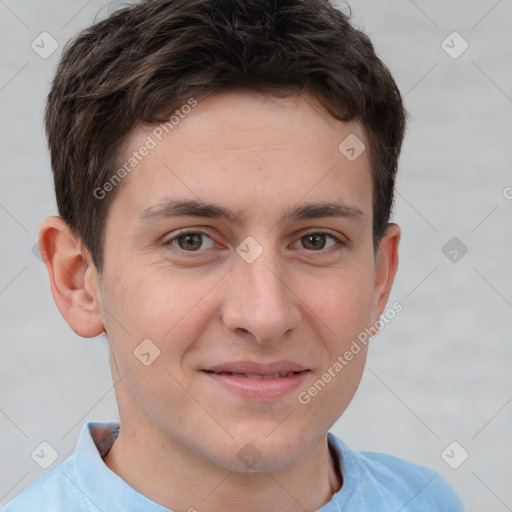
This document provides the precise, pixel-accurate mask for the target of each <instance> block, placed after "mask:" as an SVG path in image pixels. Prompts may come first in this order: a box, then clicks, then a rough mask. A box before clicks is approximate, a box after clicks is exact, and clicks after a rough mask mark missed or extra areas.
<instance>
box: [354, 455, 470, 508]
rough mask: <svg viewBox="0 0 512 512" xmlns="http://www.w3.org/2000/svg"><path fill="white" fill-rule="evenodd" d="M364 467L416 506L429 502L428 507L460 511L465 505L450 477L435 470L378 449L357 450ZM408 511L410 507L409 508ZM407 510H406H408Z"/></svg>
mask: <svg viewBox="0 0 512 512" xmlns="http://www.w3.org/2000/svg"><path fill="white" fill-rule="evenodd" d="M354 453H355V457H356V458H358V459H359V462H360V466H361V468H363V470H364V471H365V472H366V473H367V475H368V476H369V477H371V478H372V479H374V480H376V481H378V482H379V483H380V484H381V485H382V484H387V485H390V486H391V487H392V488H395V489H396V492H398V493H400V494H402V495H404V498H406V497H407V498H409V499H410V505H411V507H412V508H414V509H417V507H418V505H420V504H421V505H427V504H428V505H429V506H430V507H433V506H434V505H436V506H437V507H435V508H429V509H428V510H436V511H446V512H458V511H461V512H462V511H463V510H464V507H463V506H462V503H461V501H460V499H459V498H458V496H457V495H456V494H455V492H454V490H453V489H452V488H451V486H450V485H449V484H448V483H447V482H446V480H445V479H444V478H443V477H442V476H441V475H440V474H439V473H436V472H435V471H433V470H431V469H429V468H426V467H424V466H420V465H418V464H413V463H412V462H408V461H405V460H403V459H399V458H398V457H394V456H392V455H387V454H385V453H377V452H354ZM405 510H409V509H408V508H406V509H405ZM404 512H405V511H404Z"/></svg>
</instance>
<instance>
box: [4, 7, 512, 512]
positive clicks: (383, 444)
mask: <svg viewBox="0 0 512 512" xmlns="http://www.w3.org/2000/svg"><path fill="white" fill-rule="evenodd" d="M351 7H352V10H353V14H354V20H355V23H356V24H357V25H358V26H359V27H360V28H362V29H364V30H366V31H367V32H368V34H369V35H370V37H371V38H372V40H373V41H374V43H375V45H376V48H377V51H378V53H379V54H380V56H381V57H382V58H383V60H384V61H385V62H386V63H387V64H388V65H389V67H390V69H391V71H392V72H393V73H394V75H395V77H396V79H397V82H398V84H399V86H400V88H401V90H402V92H403V94H404V96H405V102H406V106H407V109H408V110H409V112H410V120H409V127H408V133H407V137H406V141H405V145H404V149H403V154H402V159H401V165H400V172H399V178H398V189H397V198H396V212H395V216H394V220H395V221H396V222H398V223H399V224H400V225H401V227H402V230H403V238H402V244H401V251H400V257H401V260H400V267H399V271H398V275H397V279H396V284H395V287H394V291H393V294H392V297H391V299H390V304H391V303H392V302H393V301H395V300H397V301H400V302H401V303H402V304H403V311H402V312H401V313H400V314H399V315H398V316H397V317H396V318H395V319H394V320H393V321H392V322H391V323H390V324H389V325H387V326H386V327H385V329H384V330H383V331H382V332H381V333H380V334H379V335H377V336H376V337H375V338H374V339H373V341H372V344H371V349H370V355H369V360H368V365H367V371H366V374H365V376H364V377H363V381H362V383H361V386H360V388H359V391H358V393H357V394H356V397H355V399H354V401H353V402H352V404H351V405H350V407H349V409H348V410H347V412H346V413H345V415H344V416H343V417H342V418H341V419H340V420H339V421H338V422H337V423H336V425H335V426H334V427H333V429H332V430H333V432H334V433H335V434H337V435H339V436H340V437H341V438H342V439H344V440H345V442H347V443H348V444H349V445H350V446H351V447H352V448H354V449H361V450H374V451H383V452H387V453H391V454H394V455H396V456H398V457H402V458H405V459H407V460H411V461H413V462H416V463H420V464H423V465H426V466H429V467H431V468H433V469H434V470H436V471H438V472H439V473H440V474H441V475H442V476H444V477H445V478H446V479H447V480H448V481H449V482H450V483H451V484H452V486H453V487H454V488H455V489H456V491H457V492H458V493H459V495H460V496H461V498H462V500H463V501H464V504H465V506H466V508H467V510H468V511H473V512H476V511H481V510H489V511H491V510H492V511H496V512H500V511H506V510H512V486H511V485H510V482H511V480H512V442H511V441H512V440H511V431H512V429H511V420H512V403H511V401H512V385H511V383H512V372H511V359H510V357H511V355H512V344H511V337H512V336H511V332H512V273H511V271H510V268H511V263H512V229H511V222H510V220H511V218H512V200H510V199H507V197H506V196H508V197H509V198H510V197H512V189H507V188H506V187H512V173H511V168H510V162H511V153H512V149H511V148H512V144H511V143H510V137H511V135H512V130H511V123H510V119H511V116H512V73H511V62H512V59H511V58H512V31H511V30H510V24H511V20H512V2H511V1H510V0H501V1H496V0H488V1H487V0H485V1H484V0H482V1H476V2H467V1H452V2H446V1H443V2H441V1H439V0H435V1H433V0H432V1H423V2H420V1H419V0H418V1H417V2H416V3H415V2H412V1H410V0H388V1H386V2H382V1H378V0H359V1H354V2H351ZM100 11H101V12H100ZM106 13H107V7H106V3H105V2H102V1H100V0H90V1H85V0H68V1H66V2H63V1H61V2H58V1H56V0H46V1H35V0H25V1H24V0H0V28H1V30H0V33H1V41H2V45H1V69H0V106H1V113H2V122H1V124H0V144H1V152H0V154H1V157H2V159H1V172H0V180H1V186H0V226H1V233H2V237H1V265H0V312H1V322H0V332H1V334H0V336H1V340H2V357H1V359H0V387H1V393H0V432H1V436H0V504H5V503H6V502H7V501H8V500H9V499H11V498H12V497H13V496H14V495H15V494H17V493H18V492H19V491H21V490H22V489H23V488H24V487H26V486H27V485H28V484H29V483H30V482H32V481H33V480H34V479H36V478H37V477H39V476H41V475H42V474H43V473H44V472H45V470H43V469H41V468H40V467H39V466H38V465H36V463H35V462H34V461H33V460H32V458H31V455H30V454H31V453H32V451H33V450H34V449H35V448H36V447H37V446H38V445H39V444H40V443H41V442H42V441H47V442H49V443H50V444H51V445H52V446H53V447H54V448H55V449H56V450H57V452H58V454H59V458H58V459H57V460H56V461H55V463H54V464H53V465H52V466H51V467H50V469H51V468H53V467H55V465H57V464H58V463H60V462H61V461H62V460H64V458H66V457H67V456H68V455H69V454H70V453H71V451H72V450H73V448H74V445H75V442H76V438H77V435H78V432H79V430H80V427H81V426H82V425H83V423H84V422H86V421H89V420H109V419H117V408H116V404H115V397H114V392H113V387H112V380H111V377H110V373H109V367H108V360H107V342H106V339H105V338H102V337H99V338H96V339H82V338H80V337H78V336H76V335H75V334H74V333H73V332H72V331H71V329H70V328H69V327H68V326H67V324H66V323H65V321H64V320H63V319H62V317H61V316H60V313H59V312H58V310H57V308H56V306H55V305H54V302H53V299H52V296H51V293H50V288H49V284H48V277H47V273H46V269H45V267H44V265H43V263H42V262H41V261H40V260H39V259H38V258H37V257H36V256H35V255H34V254H33V252H32V249H33V246H34V244H35V243H36V242H37V238H38V231H39V225H40V223H41V221H42V219H43V218H44V217H46V216H48V215H52V214H55V213H56V206H55V200H54V196H53V189H52V185H53V184H52V177H51V172H50V167H49V158H48V153H47V150H46V141H45V138H44V132H43V129H42V114H43V108H44V100H45V95H46V94H47V92H48V86H49V83H50V80H51V78H52V76H53V72H54V70H55V66H56V63H57V62H58V58H59V55H60V53H61V50H62V46H63V44H64V43H65V42H66V40H67V39H68V38H69V37H70V36H72V35H74V34H75V33H76V32H77V31H78V30H79V29H81V28H83V27H85V26H87V25H89V24H91V23H92V22H93V20H94V19H95V18H96V19H100V18H102V17H104V16H105V15H106ZM43 31H47V32H49V33H50V34H51V35H52V37H53V38H54V39H55V40H56V41H57V42H58V44H59V48H58V49H57V51H55V53H53V54H52V55H51V56H50V57H48V58H47V59H43V58H41V57H40V56H39V55H38V54H37V53H36V52H35V51H34V50H33V49H32V48H31V42H32V41H33V40H36V42H37V41H40V38H38V36H39V34H40V33H41V32H43ZM453 31H457V32H458V33H459V34H460V35H461V36H462V37H463V38H464V40H465V41H467V43H468V44H469V47H468V49H467V50H466V51H465V52H464V53H462V54H461V55H460V56H458V58H453V57H452V56H450V55H448V53H447V52H446V51H445V50H444V49H443V46H442V42H443V41H444V40H445V39H446V38H447V36H448V35H449V34H451V33H452V32H453ZM462 44H463V41H462V40H460V39H457V37H455V39H454V37H453V36H451V37H449V38H448V39H447V41H446V43H444V47H445V48H446V49H447V50H449V51H450V52H451V53H452V55H455V54H456V53H458V52H460V50H461V49H462V48H463V46H462ZM449 47H452V48H449ZM46 48H48V46H46ZM507 191H508V193H507ZM452 237H457V239H458V242H457V244H459V246H460V247H462V246H461V245H460V244H464V246H466V247H467V249H468V251H467V253H466V254H465V255H464V256H461V254H462V253H461V251H460V250H459V252H458V261H455V262H453V261H451V260H450V259H449V258H448V257H447V256H445V254H444V253H443V251H442V248H443V247H444V245H445V244H446V243H447V242H448V241H449V240H450V239H451V238H452ZM459 249H460V248H459ZM449 250H452V249H451V248H450V249H449ZM445 252H447V253H448V250H445ZM448 256H450V255H448ZM452 256H453V254H452V255H451V256H450V257H452ZM453 441H456V442H457V443H458V445H456V446H455V448H454V449H453V451H452V450H448V455H449V457H447V460H449V462H450V463H451V464H452V465H456V464H457V463H460V462H461V460H462V458H461V457H462V455H463V453H464V452H463V451H462V450H463V449H464V450H466V451H467V452H468V453H469V458H468V459H467V460H466V461H465V462H464V463H463V464H462V465H460V467H458V469H452V468H451V467H450V466H449V465H448V464H447V463H446V462H445V460H443V458H442V456H441V453H442V452H443V450H444V449H445V448H446V447H447V446H448V445H449V444H450V443H452V442H453Z"/></svg>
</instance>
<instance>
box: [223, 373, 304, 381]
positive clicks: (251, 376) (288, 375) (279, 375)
mask: <svg viewBox="0 0 512 512" xmlns="http://www.w3.org/2000/svg"><path fill="white" fill-rule="evenodd" d="M295 373H297V372H282V373H274V374H273V375H248V374H247V373H233V372H220V374H219V375H236V376H240V377H246V378H247V379H282V378H284V377H290V376H291V375H294V374H295Z"/></svg>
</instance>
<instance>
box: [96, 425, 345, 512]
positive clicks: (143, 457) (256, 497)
mask: <svg viewBox="0 0 512 512" xmlns="http://www.w3.org/2000/svg"><path fill="white" fill-rule="evenodd" d="M125 425H133V423H132V422H130V423H127V422H123V421H121V428H120V431H119V436H118V438H117V439H116V441H115V442H114V444H113V445H112V447H111V449H110V450H109V452H108V453H107V454H106V455H105V457H104V462H105V464H106V465H107V466H108V467H109V468H110V469H111V470H112V471H113V472H114V473H116V474H117V475H119V476H120V477H121V478H122V479H123V480H125V481H126V482H127V483H128V484H129V485H130V486H131V487H133V488H134V489H135V490H137V491H138V492H140V493H141V494H143V495H144V496H146V497H147V498H149V499H150V500H152V501H154V502H156V503H159V504H161V505H163V506H164V507H167V508H169V509H171V510H174V511H175V512H181V511H190V512H194V511H195V510H196V511H200V512H214V511H218V510H226V509H227V510H242V509H243V510H244V511H246V512H261V510H265V511H268V512H303V511H304V510H317V509H319V508H321V507H322V506H323V505H325V504H326V503H328V502H329V501H330V500H331V498H332V495H333V494H334V493H335V492H337V491H338V490H339V489H340V488H341V485H342V479H341V474H340V472H339V462H338V461H337V460H336V461H333V454H331V453H330V449H329V446H328V443H327V436H324V437H323V438H322V439H321V440H320V441H319V442H318V443H316V444H315V445H314V446H313V447H312V448H311V449H310V450H309V451H308V452H307V453H306V454H305V456H304V457H303V458H302V459H301V460H300V461H299V462H298V463H297V464H295V465H294V466H293V467H290V468H288V469H285V470H282V471H276V472H251V473H243V472H235V471H230V470H228V469H226V468H223V467H220V466H218V465H217V464H214V463H213V462H211V461H209V460H206V459H205V458H204V457H202V456H201V455H200V454H198V453H196V452H194V451H192V450H190V449H188V448H187V447H185V446H183V445H182V444H180V443H178V442H177V441H176V440H174V439H172V438H169V436H164V435H163V433H162V432H152V431H151V428H149V429H148V428H146V427H148V425H145V428H140V427H142V425H139V426H138V428H136V429H132V431H130V430H128V429H127V428H126V427H125ZM153 427H154V426H153Z"/></svg>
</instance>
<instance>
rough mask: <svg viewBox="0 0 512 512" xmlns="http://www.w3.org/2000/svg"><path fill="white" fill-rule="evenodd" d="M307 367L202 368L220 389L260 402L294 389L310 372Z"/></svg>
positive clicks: (270, 399) (273, 399) (281, 396)
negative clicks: (243, 370) (273, 369)
mask: <svg viewBox="0 0 512 512" xmlns="http://www.w3.org/2000/svg"><path fill="white" fill-rule="evenodd" d="M310 371H311V370H309V369H303V370H300V369H296V370H289V369H286V370H284V371H277V372H276V371H271V370H270V369H269V367H268V366H266V367H265V368H264V369H261V368H260V369H257V370H250V371H246V372H242V371H229V370H223V369H220V370H202V371H201V373H203V374H204V375H205V376H206V377H207V378H208V380H209V381H210V382H213V383H215V384H216V385H217V386H218V387H219V388H220V389H221V390H222V391H226V390H227V391H229V392H230V393H233V394H235V395H237V396H238V397H242V398H245V399H250V400H253V401H260V402H270V401H275V400H277V399H278V398H283V397H285V396H286V395H289V394H290V393H292V392H293V391H294V390H296V389H297V388H298V387H299V386H300V385H301V384H302V383H303V382H304V379H305V378H306V376H307V375H308V374H309V373H310Z"/></svg>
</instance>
